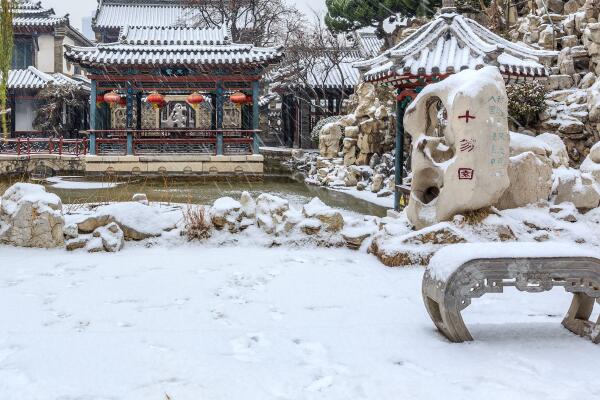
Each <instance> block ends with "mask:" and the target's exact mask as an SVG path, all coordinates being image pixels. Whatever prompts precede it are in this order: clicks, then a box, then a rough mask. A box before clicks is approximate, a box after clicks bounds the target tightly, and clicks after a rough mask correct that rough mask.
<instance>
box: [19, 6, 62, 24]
mask: <svg viewBox="0 0 600 400" xmlns="http://www.w3.org/2000/svg"><path fill="white" fill-rule="evenodd" d="M13 14H14V15H13V26H15V27H54V26H57V25H61V24H65V23H68V22H69V19H68V18H67V17H66V16H65V17H57V16H56V15H55V13H54V10H53V9H51V8H43V7H42V4H41V3H40V2H37V3H34V2H31V1H24V2H19V3H17V5H16V7H15V9H14V10H13Z"/></svg>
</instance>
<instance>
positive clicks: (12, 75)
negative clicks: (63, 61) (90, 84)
mask: <svg viewBox="0 0 600 400" xmlns="http://www.w3.org/2000/svg"><path fill="white" fill-rule="evenodd" d="M51 83H52V84H55V85H64V84H70V85H77V86H80V85H82V86H84V87H85V84H84V82H82V81H78V80H76V79H73V78H70V77H68V76H66V75H63V74H61V73H55V74H47V73H45V72H42V71H40V70H39V69H37V68H35V67H28V68H27V69H13V70H10V71H9V73H8V84H7V86H8V88H9V89H12V90H15V89H34V90H37V89H43V88H45V87H46V86H47V85H48V84H51Z"/></svg>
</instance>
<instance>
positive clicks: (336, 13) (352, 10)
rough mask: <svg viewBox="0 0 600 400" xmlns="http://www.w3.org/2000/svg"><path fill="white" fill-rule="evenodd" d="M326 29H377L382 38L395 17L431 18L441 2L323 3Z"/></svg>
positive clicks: (340, 0)
mask: <svg viewBox="0 0 600 400" xmlns="http://www.w3.org/2000/svg"><path fill="white" fill-rule="evenodd" d="M325 3H326V4H327V15H325V23H326V24H327V27H328V28H329V29H330V30H331V31H332V32H336V33H341V32H350V31H354V30H356V29H360V28H365V27H376V28H377V34H378V36H379V37H381V38H383V37H384V35H385V32H384V30H383V23H384V21H385V20H386V19H387V18H389V17H392V16H394V15H396V14H401V15H403V16H406V17H413V16H431V15H433V14H434V13H435V11H436V8H437V7H439V6H440V5H441V0H326V2H325Z"/></svg>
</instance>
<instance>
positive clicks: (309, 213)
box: [302, 197, 344, 232]
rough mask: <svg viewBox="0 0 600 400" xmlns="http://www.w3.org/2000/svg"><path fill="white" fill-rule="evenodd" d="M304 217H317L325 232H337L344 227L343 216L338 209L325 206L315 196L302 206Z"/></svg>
mask: <svg viewBox="0 0 600 400" xmlns="http://www.w3.org/2000/svg"><path fill="white" fill-rule="evenodd" d="M302 214H303V215H304V216H305V217H306V218H311V219H317V220H319V221H320V222H321V223H322V225H323V226H324V228H325V230H326V231H327V232H339V231H341V230H342V229H343V228H344V217H342V214H341V213H340V212H339V211H336V210H334V209H333V208H331V207H329V206H327V205H326V204H325V203H323V202H322V201H321V200H319V199H318V198H317V197H315V198H314V199H312V200H311V201H310V202H309V203H308V204H305V205H304V207H302Z"/></svg>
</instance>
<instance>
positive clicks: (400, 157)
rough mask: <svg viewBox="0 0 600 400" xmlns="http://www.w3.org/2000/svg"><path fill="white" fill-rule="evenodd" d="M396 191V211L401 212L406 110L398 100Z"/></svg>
mask: <svg viewBox="0 0 600 400" xmlns="http://www.w3.org/2000/svg"><path fill="white" fill-rule="evenodd" d="M395 161H396V165H395V171H394V172H395V175H394V180H395V182H394V183H395V185H396V186H395V190H394V209H395V210H396V211H400V197H401V196H402V193H401V192H400V188H399V186H400V185H402V176H403V175H404V171H403V169H404V109H403V106H402V101H401V99H397V100H396V157H395Z"/></svg>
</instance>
